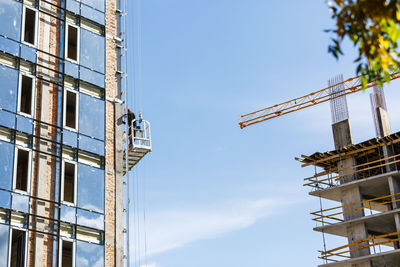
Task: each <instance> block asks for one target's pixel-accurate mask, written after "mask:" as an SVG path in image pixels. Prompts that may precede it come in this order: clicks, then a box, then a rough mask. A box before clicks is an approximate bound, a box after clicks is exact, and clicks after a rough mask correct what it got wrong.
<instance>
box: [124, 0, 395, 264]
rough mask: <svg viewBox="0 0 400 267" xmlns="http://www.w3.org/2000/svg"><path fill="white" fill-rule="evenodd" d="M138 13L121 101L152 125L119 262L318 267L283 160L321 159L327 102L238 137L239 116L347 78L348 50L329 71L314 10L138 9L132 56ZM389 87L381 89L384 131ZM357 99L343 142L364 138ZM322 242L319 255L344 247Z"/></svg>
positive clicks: (361, 101)
mask: <svg viewBox="0 0 400 267" xmlns="http://www.w3.org/2000/svg"><path fill="white" fill-rule="evenodd" d="M137 6H138V2H137V0H136V1H134V2H131V3H130V10H129V12H130V25H131V27H130V29H129V35H130V48H131V49H135V50H134V51H135V52H133V50H131V61H130V66H129V68H130V84H131V85H132V83H133V81H132V80H133V79H135V87H133V86H132V87H131V88H132V89H134V90H131V93H130V95H131V100H130V103H131V104H132V103H133V106H134V107H133V108H134V110H135V111H141V112H142V113H143V115H144V117H145V119H147V120H149V121H150V122H151V125H152V138H153V139H152V140H153V153H152V154H151V155H150V156H147V158H146V159H145V160H144V161H143V162H141V163H140V164H139V165H138V166H137V167H136V168H135V170H134V172H133V174H132V175H131V177H133V179H134V181H135V182H134V183H132V185H133V186H134V187H135V188H133V189H132V191H135V192H137V194H136V197H135V198H134V199H135V201H136V202H135V204H134V205H135V206H132V208H131V211H134V212H132V218H131V220H132V222H134V223H135V224H134V227H132V228H131V232H132V237H131V240H132V245H131V249H132V250H131V261H132V263H131V266H135V267H136V266H138V267H204V266H207V267H217V266H218V267H221V266H229V267H243V266H246V267H247V266H252V267H265V266H273V267H280V266H282V267H283V266H296V267H303V266H304V267H306V266H307V267H308V266H316V265H317V264H320V263H321V261H319V260H318V259H317V256H318V252H317V251H318V250H320V249H323V243H322V235H321V234H320V233H316V232H313V231H312V228H313V227H314V226H315V224H314V223H313V221H312V220H311V216H310V215H309V212H311V211H315V210H317V209H318V207H319V200H318V199H316V198H313V197H311V196H308V191H309V189H308V188H304V187H303V186H302V181H303V178H305V177H308V176H311V175H313V171H314V170H313V168H311V167H310V168H301V167H300V164H299V163H298V162H296V161H295V160H294V157H295V156H300V155H301V154H306V155H307V154H312V153H314V152H315V151H322V152H323V151H326V150H331V149H333V141H332V133H331V126H330V125H331V117H330V109H329V104H328V103H325V104H322V105H320V106H318V107H313V108H309V109H307V110H303V111H300V112H297V113H294V114H291V115H287V116H285V117H282V118H278V119H275V120H271V121H268V122H264V123H260V124H257V125H253V126H250V127H248V128H246V129H243V130H241V129H240V128H239V127H238V125H237V118H238V116H239V115H241V114H245V113H248V112H252V111H255V110H257V109H259V108H263V107H268V106H270V105H273V104H277V103H280V102H283V101H285V100H289V99H291V98H295V97H298V96H302V95H305V94H307V93H310V92H312V91H315V90H318V89H322V88H324V87H326V85H327V80H328V79H329V78H331V77H332V76H335V75H337V74H343V75H344V77H345V78H349V77H353V76H354V74H355V65H354V64H353V63H352V60H353V58H355V57H354V50H353V48H352V47H351V46H350V45H349V44H346V45H345V52H346V55H345V57H344V58H342V59H341V60H340V61H339V62H338V61H336V60H335V59H334V58H333V57H332V56H331V55H328V53H327V46H328V44H329V39H330V36H329V34H327V33H325V32H323V30H324V29H327V28H330V27H332V21H331V18H330V13H329V11H328V7H327V6H326V4H325V2H324V1H323V0H308V1H294V0H287V1H262V0H248V1H236V0H213V1H211V0H202V1H197V0H191V1H188V0H146V1H141V9H140V10H141V14H140V15H141V56H140V57H139V56H138V47H139V46H138V39H137V36H138V30H137V19H138V16H136V15H137V14H136V10H134V8H135V7H137ZM133 56H134V60H133ZM139 61H141V68H138V66H139V65H140V64H139ZM133 70H135V71H133ZM399 86H400V83H399V82H392V83H391V85H390V86H388V87H387V90H385V93H386V97H387V101H388V110H389V112H390V114H391V115H392V118H391V119H392V129H393V131H398V129H399V128H400V118H395V117H394V115H395V114H396V112H397V111H396V109H398V107H397V106H398V105H396V102H395V100H396V99H398V97H399V96H400V95H399V93H397V91H398V90H395V88H397V87H399ZM368 93H369V92H361V93H358V94H356V95H354V96H350V97H349V98H348V103H349V110H350V119H351V123H352V125H353V136H354V140H355V142H359V141H362V140H366V139H369V138H372V137H374V136H375V133H374V127H373V122H372V116H371V112H370V105H369V97H368ZM326 205H332V204H330V203H327V204H326ZM144 208H145V212H146V223H145V224H144V219H143V211H144ZM144 225H145V227H144ZM144 230H146V231H144ZM144 233H146V238H145V234H144ZM145 239H146V242H145ZM326 239H327V247H328V248H333V247H335V246H338V245H342V244H343V243H344V242H345V240H342V239H338V238H334V237H329V236H327V238H326ZM134 244H136V245H134ZM145 247H146V249H145ZM145 250H146V252H147V253H146V254H147V257H146V258H147V260H145V257H144V254H145ZM135 260H136V261H135Z"/></svg>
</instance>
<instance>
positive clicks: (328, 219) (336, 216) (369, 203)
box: [310, 193, 400, 224]
mask: <svg viewBox="0 0 400 267" xmlns="http://www.w3.org/2000/svg"><path fill="white" fill-rule="evenodd" d="M395 197H400V193H396V194H391V195H386V196H382V197H377V198H373V199H368V200H363V201H359V202H355V203H351V204H347V205H342V206H337V207H333V208H329V209H324V210H319V211H314V212H311V213H310V214H311V215H313V216H315V217H314V218H313V219H312V220H314V221H316V222H320V223H323V224H334V223H335V222H336V223H337V222H343V221H344V220H343V219H342V218H341V216H340V215H343V214H346V213H350V212H355V211H359V210H363V209H371V210H372V209H373V208H376V207H379V206H384V205H389V204H392V203H396V202H399V201H400V198H399V199H391V198H395ZM388 199H389V200H388ZM377 201H379V202H377ZM360 205H362V206H361V207H360ZM353 206H357V207H355V208H353V209H352V208H351V207H353ZM344 208H349V209H348V210H345V211H343V210H342V211H336V212H335V210H338V209H344ZM331 212H333V213H331ZM327 213H330V214H327Z"/></svg>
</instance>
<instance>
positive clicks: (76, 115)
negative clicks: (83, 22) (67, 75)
mask: <svg viewBox="0 0 400 267" xmlns="http://www.w3.org/2000/svg"><path fill="white" fill-rule="evenodd" d="M67 92H72V93H74V94H75V96H76V98H75V99H76V100H75V104H76V113H75V124H76V125H75V128H71V127H69V126H67V125H66V120H65V118H66V117H67ZM63 127H64V128H65V129H67V130H70V131H72V132H78V128H79V92H78V91H76V90H72V89H69V88H64V99H63Z"/></svg>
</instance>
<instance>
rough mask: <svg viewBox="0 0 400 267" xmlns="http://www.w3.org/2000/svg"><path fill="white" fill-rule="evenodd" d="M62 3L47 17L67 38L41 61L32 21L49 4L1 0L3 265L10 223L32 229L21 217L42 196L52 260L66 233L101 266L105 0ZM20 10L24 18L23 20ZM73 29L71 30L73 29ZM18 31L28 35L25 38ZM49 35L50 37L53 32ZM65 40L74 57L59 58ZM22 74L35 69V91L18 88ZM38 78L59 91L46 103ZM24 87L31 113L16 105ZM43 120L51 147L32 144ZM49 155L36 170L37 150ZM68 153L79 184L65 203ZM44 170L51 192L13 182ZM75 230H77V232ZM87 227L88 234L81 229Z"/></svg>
mask: <svg viewBox="0 0 400 267" xmlns="http://www.w3.org/2000/svg"><path fill="white" fill-rule="evenodd" d="M35 4H36V5H37V3H35ZM61 5H62V6H65V10H64V9H62V8H59V9H58V12H59V13H60V14H61V16H59V18H56V17H52V20H53V24H52V25H57V31H58V33H59V34H60V35H61V36H63V35H64V36H65V38H55V39H54V40H58V42H59V43H57V44H56V45H55V46H56V47H57V49H58V50H57V51H56V52H54V51H53V52H52V53H54V54H53V55H47V54H46V57H48V58H49V60H48V61H49V62H52V64H53V65H51V64H50V66H49V67H47V69H46V67H43V65H41V64H44V63H43V60H40V56H43V53H42V52H41V51H42V50H41V49H40V47H39V45H38V44H39V43H40V40H41V38H42V37H41V36H39V32H38V30H37V29H39V27H38V25H37V24H40V23H42V22H40V20H39V19H38V18H39V17H40V15H41V14H42V12H46V11H45V10H39V8H38V7H37V6H31V5H30V2H21V1H17V0H1V1H0V25H1V26H0V59H2V60H0V266H10V264H11V263H12V262H14V260H15V259H11V258H12V257H14V256H9V255H14V254H15V253H14V252H13V251H10V250H13V249H14V247H13V246H12V245H10V242H12V241H11V239H12V238H11V236H13V234H10V231H11V233H13V231H12V230H11V229H14V227H15V225H18V227H19V228H21V229H24V230H27V231H28V234H29V233H30V231H33V230H35V229H34V228H33V227H34V226H33V225H34V224H27V223H26V222H28V221H29V220H35V219H34V218H35V210H34V209H32V207H34V206H35V205H36V204H35V203H36V201H37V198H40V199H41V201H43V202H44V203H45V205H46V209H48V211H49V214H51V215H50V217H49V219H48V224H49V227H48V228H49V229H48V230H47V232H43V233H42V234H44V235H48V236H51V237H52V238H53V239H49V240H52V242H53V246H52V248H51V249H52V250H53V254H54V255H53V257H52V262H53V265H54V266H58V261H59V255H58V254H59V253H60V252H59V251H57V247H58V246H57V244H58V243H59V240H60V238H61V237H62V236H63V237H68V238H69V239H70V240H72V241H73V242H75V243H74V244H76V248H75V249H76V252H75V253H74V255H75V258H74V259H73V261H74V262H75V266H96V267H101V266H105V260H104V254H105V251H104V240H103V238H104V229H105V223H104V222H105V214H104V213H105V171H104V162H105V161H104V156H105V147H104V146H105V142H104V140H105V100H104V91H105V67H106V66H105V62H106V60H105V59H106V52H105V43H106V40H105V34H104V31H105V28H104V25H105V1H104V0H80V1H76V0H62V1H61ZM55 9H57V8H55ZM24 10H25V11H24ZM65 12H66V13H65ZM24 16H25V17H26V20H27V22H26V23H24V21H25V18H24ZM48 17H50V16H48ZM67 17H69V18H72V21H75V22H74V23H72V24H71V25H73V26H74V27H75V28H76V32H77V35H76V38H77V39H73V38H72V37H71V38H72V39H70V40H68V38H69V37H68V36H67V34H66V27H67V26H66V25H68V24H67V22H66V21H64V18H67ZM35 20H36V21H35ZM32 23H33V24H34V25H32ZM68 23H69V22H68ZM83 24H85V25H89V26H84V25H83ZM24 25H26V27H25V26H24ZM40 25H42V24H40ZM28 26H29V27H28ZM40 27H42V26H40ZM49 27H56V26H49ZM70 35H71V36H72V35H73V31H71V34H70ZM22 38H23V39H24V40H25V42H24V43H23V40H22ZM49 38H50V39H51V38H53V37H52V36H51V33H50V37H49ZM68 42H69V44H70V46H69V49H70V51H69V52H70V55H73V53H76V57H77V60H76V61H74V60H70V59H68V58H67V56H68V55H66V56H65V58H63V56H64V52H65V51H64V50H66V47H67V46H68V45H67V44H68ZM74 49H75V50H74ZM60 55H61V58H60ZM20 62H21V64H20ZM54 62H55V63H54ZM40 73H48V75H47V76H45V75H39V74H40ZM24 75H29V76H30V77H33V81H34V88H33V89H32V95H33V96H32V95H29V92H30V91H29V92H28V91H27V90H26V89H24V90H21V88H20V87H21V84H22V80H21V79H22V78H21V77H23V76H24ZM24 77H25V76H24ZM66 79H70V80H73V81H74V86H72V87H73V88H71V85H66V83H65V82H64V81H65V80H66ZM83 83H84V84H85V85H86V87H88V88H89V89H90V88H92V90H88V89H86V90H82V89H81V88H82V86H80V85H81V84H83ZM46 84H47V85H46ZM43 86H49V87H52V88H55V90H49V92H50V93H52V92H55V94H56V95H50V98H49V99H50V100H51V101H52V102H50V104H49V106H48V107H47V106H46V107H44V106H43V105H40V104H38V103H37V102H36V101H41V99H40V98H39V96H40V93H42V91H40V90H43ZM36 88H37V90H36ZM67 88H68V90H73V91H75V92H76V94H77V96H78V97H77V98H76V102H75V105H69V106H67V105H65V103H64V101H65V97H63V96H64V93H65V92H66V89H67ZM27 92H28V93H27ZM94 92H96V93H94ZM98 92H101V93H100V94H99V93H98ZM22 94H25V95H28V96H29V97H33V98H34V100H33V102H32V106H34V108H33V111H32V112H31V113H32V114H27V112H26V110H23V109H21V108H20V105H22V104H21V103H25V104H26V102H24V101H26V100H25V99H23V98H24V96H23V95H22ZM25 98H27V97H26V96H25ZM29 99H30V98H29ZM29 107H30V106H29ZM37 107H40V108H42V109H43V108H48V109H49V110H51V112H53V113H54V114H56V118H54V116H53V117H51V116H49V118H48V121H41V119H43V118H41V117H40V114H41V113H42V110H36V108H37ZM22 111H24V112H22ZM67 112H75V113H73V114H76V118H77V121H76V128H75V129H65V128H64V127H63V125H65V123H63V120H64V118H65V115H66V113H67ZM44 127H47V128H46V129H47V130H48V131H49V134H48V135H46V138H47V139H46V142H48V143H50V144H51V149H48V150H46V151H44V152H42V151H38V150H37V149H36V150H35V149H33V148H37V147H38V146H36V145H37V143H36V145H35V142H41V141H40V140H39V139H40V138H34V137H33V136H38V135H40V134H41V130H40V129H43V128H44ZM49 136H50V137H49ZM17 147H23V149H25V150H26V151H28V152H29V154H30V155H32V156H31V157H29V158H27V159H19V158H18V156H16V154H17V153H16V151H17V149H16V148H17ZM25 150H24V151H25ZM46 157H47V164H48V165H49V166H50V167H49V168H51V172H50V173H51V174H50V175H44V176H39V175H38V173H37V172H35V171H33V170H34V169H35V168H40V167H38V166H35V164H37V163H36V162H35V160H34V158H46ZM65 159H68V160H69V161H72V162H76V166H77V172H76V175H77V179H76V184H74V185H73V186H76V189H75V190H76V191H75V192H76V203H66V204H65V203H64V204H63V203H62V202H61V199H60V196H61V192H62V191H61V189H62V188H61V186H63V184H64V183H62V182H61V181H62V178H63V177H62V175H63V174H62V173H61V163H62V162H63V160H65ZM26 161H29V162H28V163H27V162H26ZM74 164H75V163H74ZM23 165H26V166H23ZM21 166H22V167H21ZM16 168H26V170H27V171H26V173H22V174H21V175H22V177H17V176H18V175H17V173H18V172H17V171H16ZM24 175H25V176H24ZM43 177H44V178H45V179H49V181H48V189H49V190H50V191H51V193H49V195H48V196H49V197H48V199H43V196H42V195H38V193H35V191H34V190H26V192H21V190H17V189H16V187H15V184H16V181H17V179H26V181H28V183H29V185H30V184H31V183H32V184H33V185H34V184H35V183H38V179H43ZM24 181H25V180H24ZM35 186H37V185H35ZM3 213H4V214H11V216H3V215H2V214H3ZM17 215H18V216H17ZM18 218H24V219H18ZM13 220H14V221H13ZM46 220H47V219H46ZM22 222H23V223H22ZM68 229H73V230H68ZM77 232H80V233H81V234H80V235H77V234H76V233H77ZM82 233H83V234H82ZM85 233H89V234H86V235H87V236H85ZM15 236H17V235H15ZM93 236H97V238H93ZM15 238H17V237H15ZM21 240H22V239H21ZM21 242H22V241H21ZM21 242H20V243H21ZM23 242H26V241H23ZM30 246H31V244H30V243H29V242H28V243H27V244H26V250H25V247H21V248H20V249H23V250H24V251H25V252H24V253H28V252H29V251H30V250H32V249H34V247H32V248H30ZM29 253H30V252H29ZM9 257H11V258H9Z"/></svg>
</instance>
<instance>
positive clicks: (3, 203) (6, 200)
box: [0, 190, 11, 209]
mask: <svg viewBox="0 0 400 267" xmlns="http://www.w3.org/2000/svg"><path fill="white" fill-rule="evenodd" d="M0 207H2V208H5V209H9V208H11V193H10V192H7V191H3V190H0Z"/></svg>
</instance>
